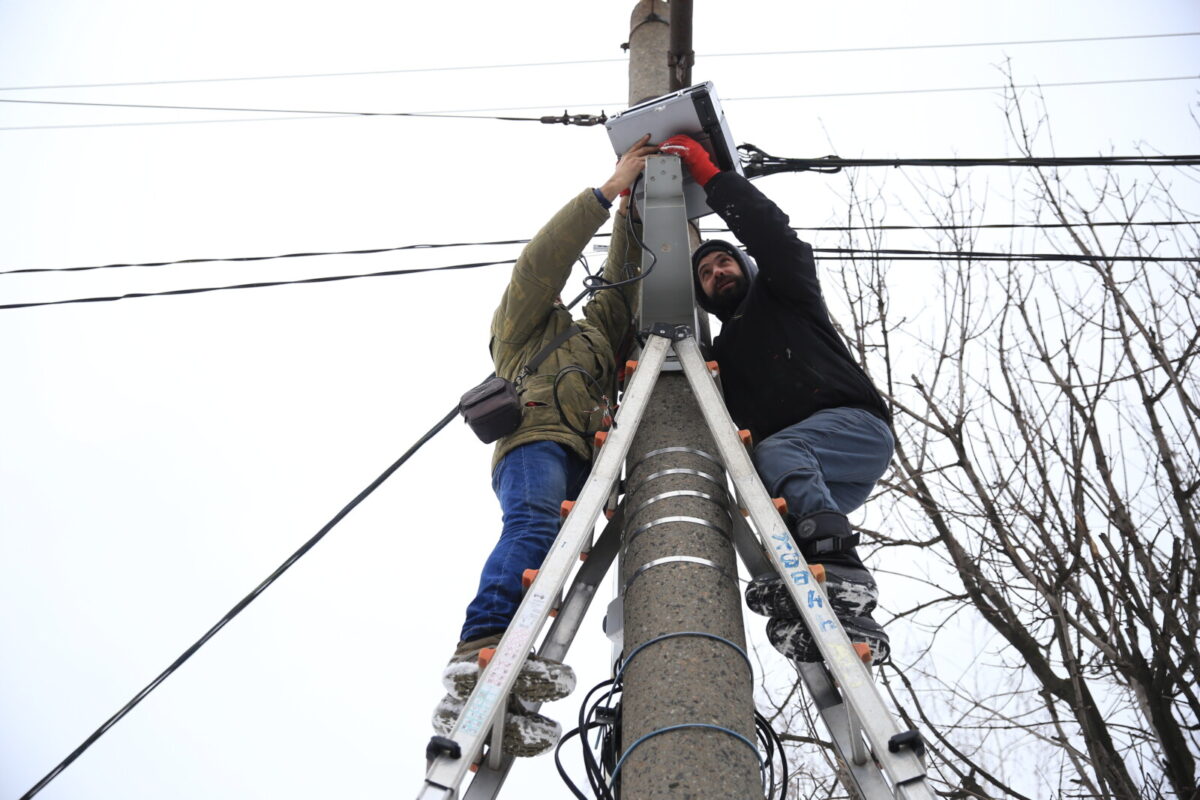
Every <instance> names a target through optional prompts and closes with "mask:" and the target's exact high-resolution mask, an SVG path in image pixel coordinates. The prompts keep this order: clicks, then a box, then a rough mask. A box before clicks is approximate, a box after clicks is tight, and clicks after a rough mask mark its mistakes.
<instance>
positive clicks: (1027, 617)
mask: <svg viewBox="0 0 1200 800" xmlns="http://www.w3.org/2000/svg"><path fill="white" fill-rule="evenodd" d="M1017 97H1018V96H1017V93H1016V92H1015V90H1014V91H1013V92H1011V94H1010V97H1009V98H1008V107H1007V109H1006V118H1007V120H1008V122H1009V124H1010V129H1011V133H1012V140H1013V142H1014V144H1015V146H1016V147H1017V148H1018V149H1019V150H1020V151H1021V153H1023V154H1024V155H1028V156H1032V155H1034V154H1035V151H1036V150H1037V149H1039V148H1041V149H1042V151H1043V152H1041V153H1039V154H1040V155H1045V152H1044V150H1045V146H1046V145H1045V144H1044V141H1045V140H1046V139H1048V122H1047V120H1046V118H1045V116H1044V114H1043V115H1041V116H1039V117H1038V118H1037V119H1035V120H1029V119H1027V118H1026V116H1025V109H1024V107H1023V105H1022V103H1021V102H1018V99H1017ZM1037 105H1038V107H1039V108H1040V107H1041V106H1040V101H1039V102H1037ZM1134 169H1135V168H1110V169H1104V170H1096V169H1080V168H1076V169H1075V170H1074V171H1073V172H1060V171H1058V170H1053V169H1030V170H1025V171H1022V172H1021V173H1020V174H1019V176H1018V177H1014V179H1013V183H1012V185H1011V189H1012V197H1013V201H1012V202H1013V205H1012V208H1011V209H1006V212H1007V211H1011V212H1015V213H1017V214H1019V215H1021V216H1022V217H1023V219H1022V221H1023V222H1027V223H1032V224H1036V225H1042V226H1054V227H1039V228H1030V229H1025V230H1032V231H1035V232H1036V233H1035V234H1032V235H1033V236H1036V239H1030V238H1029V235H1018V234H1016V233H1014V232H1013V230H1011V229H1010V231H1009V232H1008V234H1007V235H1008V236H1009V241H1008V242H1007V249H1009V250H1012V251H1016V250H1025V251H1026V252H1030V251H1036V252H1043V253H1045V252H1051V251H1052V252H1055V253H1057V254H1060V255H1061V256H1069V257H1070V258H1071V259H1072V260H1054V261H1049V260H1044V261H1033V262H1021V261H1011V262H1005V261H1001V262H995V261H984V260H973V259H972V258H971V257H970V256H968V255H962V256H959V257H948V258H944V259H942V260H941V261H940V263H938V264H937V265H936V272H930V273H929V274H927V275H923V277H922V283H921V285H922V286H923V287H926V289H925V291H926V292H927V299H926V302H925V304H924V307H923V308H922V309H920V311H918V310H917V309H916V308H915V306H914V303H913V300H912V298H913V293H912V292H911V291H907V292H905V291H904V286H905V284H906V283H911V281H912V276H913V274H914V272H913V269H912V267H911V265H910V264H901V263H900V262H896V263H889V262H881V261H878V260H871V259H867V260H859V261H855V262H844V263H843V265H842V268H841V271H840V278H841V287H840V288H841V289H842V290H843V291H842V292H841V293H840V294H842V295H843V299H844V301H845V303H846V305H845V307H844V308H843V309H839V315H841V316H842V319H843V321H844V322H846V323H847V324H846V328H845V332H846V334H847V336H848V338H849V340H850V341H851V342H852V344H853V345H854V346H856V347H857V349H858V352H859V354H860V356H861V357H862V359H863V360H864V361H865V363H867V364H868V365H869V367H870V369H871V371H872V374H873V377H874V378H875V379H876V382H877V383H878V384H879V385H880V386H881V388H886V390H887V392H888V394H889V396H890V398H891V401H892V403H893V406H894V409H895V411H896V422H895V431H896V438H897V450H896V458H895V460H894V462H893V470H892V472H891V473H889V475H888V476H887V477H886V479H885V482H884V487H883V490H882V492H881V496H880V497H879V498H878V499H877V500H876V501H874V502H873V504H872V505H873V507H874V510H873V512H872V517H871V524H870V525H868V526H866V527H867V528H869V530H868V531H867V532H868V533H869V534H871V535H872V536H873V541H874V543H875V545H876V549H875V552H874V554H873V556H872V559H871V563H874V564H876V565H882V566H883V568H884V569H887V568H888V565H889V564H895V563H900V562H903V563H906V564H920V565H923V567H922V568H923V569H924V570H926V571H925V572H924V574H921V573H918V572H915V571H914V570H913V569H911V568H903V569H897V570H896V571H897V572H904V573H905V574H906V575H907V577H908V578H909V579H910V580H912V581H913V585H914V592H912V593H906V594H908V596H909V597H912V598H916V599H914V600H911V601H910V602H908V604H907V605H905V606H901V605H892V606H889V610H891V611H893V613H894V614H895V616H896V617H897V618H898V619H900V620H902V621H903V622H902V624H893V625H891V626H890V630H892V631H894V632H895V633H894V636H901V635H906V634H907V638H908V639H909V641H908V642H907V645H908V647H907V648H906V649H904V655H903V656H901V655H900V653H898V654H897V657H896V659H895V660H894V661H893V662H892V663H890V664H887V665H884V667H883V668H882V670H881V675H880V677H881V680H882V681H883V682H884V683H885V685H886V688H887V690H888V691H891V692H892V693H893V697H894V698H895V701H896V703H897V706H898V708H900V710H901V712H902V713H904V714H905V715H907V716H909V717H910V718H911V719H912V722H913V724H914V725H920V726H921V727H922V728H924V729H925V730H926V732H927V733H929V734H930V736H929V739H930V741H929V744H930V746H931V754H932V759H933V760H932V769H933V771H934V774H935V776H936V778H937V780H938V781H939V782H940V783H944V784H945V786H944V787H940V788H945V789H946V791H947V792H948V793H949V794H948V796H951V797H962V798H967V797H1023V796H1031V797H1050V796H1054V797H1089V798H1094V797H1104V798H1143V797H1144V798H1152V797H1163V796H1174V797H1180V798H1190V799H1192V800H1195V798H1200V791H1198V790H1197V772H1196V758H1197V755H1198V754H1200V691H1198V689H1197V684H1198V683H1200V679H1198V675H1197V672H1198V670H1200V651H1198V649H1197V646H1198V640H1200V610H1198V609H1200V606H1198V598H1200V574H1198V571H1197V554H1198V553H1200V536H1198V533H1197V516H1198V515H1200V501H1198V498H1197V492H1198V491H1200V375H1198V372H1197V370H1196V359H1197V357H1198V355H1200V230H1198V229H1197V226H1196V224H1195V223H1194V220H1195V219H1196V214H1194V213H1188V212H1187V210H1186V209H1185V208H1183V207H1181V202H1182V201H1181V200H1180V197H1181V196H1182V195H1183V194H1185V193H1190V194H1191V195H1192V196H1193V197H1194V196H1195V194H1196V191H1197V190H1196V187H1197V183H1198V180H1197V179H1198V178H1200V175H1198V174H1197V173H1196V172H1195V171H1191V172H1188V171H1187V170H1186V169H1185V168H1180V169H1179V170H1174V171H1165V170H1162V169H1161V168H1160V169H1157V170H1151V169H1149V168H1146V167H1139V168H1136V170H1137V171H1136V172H1135V171H1134ZM864 180H865V179H864V178H862V177H860V176H858V175H850V176H849V178H848V184H847V185H848V195H847V197H846V200H847V207H848V208H849V209H850V210H851V211H850V220H849V221H850V222H852V223H855V225H856V226H857V227H861V226H863V225H864V223H865V224H867V225H877V224H878V223H880V222H882V220H883V218H884V217H885V216H886V214H887V213H888V212H889V211H890V210H891V209H892V208H894V207H895V206H894V204H893V203H891V202H890V201H887V200H886V199H885V194H884V190H883V189H882V188H881V187H880V186H879V185H877V184H876V185H867V186H864V185H863V181H864ZM934 180H936V179H935V178H929V179H927V182H925V183H922V184H916V183H913V184H912V185H911V186H910V187H909V188H911V189H915V190H918V192H917V193H918V196H919V197H920V198H921V200H920V202H921V203H922V204H923V207H922V211H923V216H924V217H925V218H924V219H923V220H922V221H923V222H924V224H929V223H930V220H933V221H934V223H935V224H937V225H939V226H944V227H943V228H942V229H941V230H940V232H939V233H938V234H937V235H936V236H937V238H936V239H935V242H934V243H935V244H936V245H937V249H939V250H941V251H954V252H956V253H969V252H971V251H973V250H977V249H978V240H979V238H980V237H981V236H982V235H983V234H982V233H981V232H982V231H983V229H982V228H980V227H978V223H980V222H981V221H982V220H983V219H984V218H985V215H986V214H987V211H988V209H987V208H986V207H985V206H984V205H983V204H982V203H980V202H976V200H975V199H974V198H973V197H972V191H973V186H972V183H971V181H970V180H968V179H964V178H962V176H960V175H958V174H954V175H953V176H952V177H949V178H945V177H942V178H941V179H940V180H941V183H936V184H935V183H933V181H934ZM908 205H909V206H910V207H911V206H912V203H911V202H909V203H908ZM1147 223H1155V224H1147ZM851 235H852V236H862V235H866V236H868V237H870V238H869V240H868V244H869V245H871V246H878V245H880V244H881V243H882V242H881V240H880V238H879V237H880V236H881V234H880V232H879V231H878V230H874V231H867V232H866V233H865V234H851ZM850 244H852V245H857V246H861V245H862V242H861V241H859V242H856V241H851V242H850ZM989 244H990V245H991V246H989V247H988V248H987V249H989V250H995V249H1002V248H1000V247H997V246H995V244H994V243H992V242H989ZM831 269H832V271H833V272H834V274H839V273H838V272H837V270H836V268H835V267H834V268H831V266H830V265H829V264H827V265H826V274H827V275H828V274H830V271H831ZM827 280H828V279H827ZM902 296H903V297H907V298H908V299H907V300H905V301H904V302H903V303H901V302H899V301H898V300H894V299H893V298H901V297H902ZM893 306H895V307H896V308H900V307H903V308H904V311H903V312H902V313H901V314H899V315H898V316H896V315H895V312H894V310H893ZM916 548H919V554H916V555H914V550H915V549H916ZM884 599H885V603H886V601H888V600H889V598H886V597H885V598H884ZM891 602H892V603H893V604H895V603H897V602H898V601H896V600H895V599H894V598H892V599H891ZM913 631H924V632H925V634H926V639H925V646H926V648H927V649H926V650H924V651H921V650H919V649H917V648H915V647H913V646H912V645H914V642H913V641H912V632H913ZM972 634H973V638H972ZM948 661H949V662H954V663H955V664H957V665H959V666H958V668H957V670H956V671H955V670H953V669H951V668H947V666H946V663H947V662H948ZM776 702H777V703H778V702H779V701H778V700H777V701H776ZM779 708H783V705H782V704H781V703H780V704H779ZM796 722H800V720H796ZM797 732H798V733H807V731H800V730H799V729H798V728H797ZM822 792H825V794H822ZM1023 792H1024V794H1023ZM797 796H804V797H815V796H832V795H830V794H829V793H828V789H816V788H815V785H814V784H811V783H810V784H806V785H805V786H804V787H803V788H802V789H801V790H798V794H797Z"/></svg>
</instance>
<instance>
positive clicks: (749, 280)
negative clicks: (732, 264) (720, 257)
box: [692, 239, 758, 322]
mask: <svg viewBox="0 0 1200 800" xmlns="http://www.w3.org/2000/svg"><path fill="white" fill-rule="evenodd" d="M714 250H723V251H724V252H726V253H729V255H731V256H733V260H734V261H736V262H737V263H738V266H739V267H741V268H742V274H743V275H744V276H746V294H747V295H749V293H750V287H751V286H752V285H753V284H754V279H755V278H757V277H758V264H756V263H754V259H753V258H751V257H750V256H748V255H746V253H744V252H742V249H741V248H740V247H737V246H736V245H733V244H730V243H729V242H726V241H724V240H723V239H709V240H707V241H704V242H701V243H700V246H699V247H697V248H696V252H694V253H692V284H693V286H694V287H695V291H696V303H697V305H699V306H700V307H701V308H703V309H704V310H705V311H707V312H708V313H710V314H714V315H716V317H717V319H719V320H721V321H722V322H724V321H725V320H726V319H728V318H729V317H731V316H733V315H732V314H729V313H722V312H721V311H718V310H717V309H716V308H715V307H714V306H713V304H712V302H711V301H710V300H709V299H708V295H706V294H705V293H704V290H703V289H702V288H700V278H699V276H698V273H697V268H698V267H699V266H700V259H701V258H703V257H704V256H706V255H708V254H709V253H711V252H712V251H714ZM743 300H744V298H743Z"/></svg>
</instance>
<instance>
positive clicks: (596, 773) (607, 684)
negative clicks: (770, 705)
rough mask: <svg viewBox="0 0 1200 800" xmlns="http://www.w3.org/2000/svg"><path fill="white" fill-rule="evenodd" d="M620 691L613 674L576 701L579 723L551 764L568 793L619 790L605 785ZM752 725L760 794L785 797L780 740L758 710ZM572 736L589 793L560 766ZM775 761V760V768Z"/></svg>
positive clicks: (612, 761) (609, 797) (616, 747)
mask: <svg viewBox="0 0 1200 800" xmlns="http://www.w3.org/2000/svg"><path fill="white" fill-rule="evenodd" d="M606 688H607V689H608V691H606V692H604V693H603V694H601V695H600V696H598V697H597V698H596V699H595V700H594V701H593V700H592V696H593V695H595V694H596V693H597V692H599V691H601V690H603V689H606ZM620 694H621V684H620V682H619V680H618V679H616V678H610V679H608V680H606V681H602V682H600V683H598V684H596V685H595V686H594V687H592V689H591V691H589V692H588V693H587V695H585V696H584V698H583V702H582V703H580V705H579V725H578V726H577V727H575V728H573V729H572V730H570V731H567V732H566V733H565V734H563V737H562V739H560V740H559V742H558V746H557V747H555V748H554V766H555V767H556V768H557V769H558V774H559V777H561V778H562V780H563V783H565V784H566V785H567V788H568V789H570V790H571V794H573V795H574V796H575V797H577V798H579V800H593V799H594V800H616V798H617V795H618V794H619V787H618V785H617V783H616V782H614V783H613V784H612V785H609V779H610V776H611V775H612V773H613V770H614V767H615V765H616V762H617V754H618V753H619V752H620V751H621V750H622V741H621V701H620ZM614 699H615V700H616V702H615V704H614V702H613V701H614ZM754 728H755V733H756V734H757V738H758V742H759V748H760V749H761V750H762V752H763V753H764V754H765V758H763V759H762V765H761V767H760V768H759V775H760V780H761V781H762V789H763V796H764V797H766V798H768V800H771V798H778V800H787V789H788V764H787V754H786V753H785V752H784V750H783V742H782V741H781V740H780V738H779V734H778V733H776V732H775V729H774V728H772V727H771V723H770V721H769V720H767V718H766V717H764V716H763V715H762V714H760V713H759V712H758V711H755V712H754ZM597 729H599V730H600V735H599V736H598V737H597V738H596V741H595V742H594V743H593V744H592V745H591V746H589V745H588V742H587V734H588V733H589V732H591V731H593V730H597ZM575 736H578V737H579V742H580V748H581V751H582V755H583V769H584V772H585V774H586V775H587V781H588V784H589V785H590V786H591V788H592V796H591V797H588V796H587V795H585V794H584V793H583V792H582V791H580V789H579V787H578V786H576V785H575V782H574V781H572V780H571V778H570V777H569V776H568V775H567V771H566V769H565V768H564V767H563V763H562V748H563V745H565V744H566V743H567V742H568V741H569V740H570V739H572V738H573V737H575ZM776 761H778V762H779V763H778V769H776Z"/></svg>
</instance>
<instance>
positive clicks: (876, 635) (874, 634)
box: [767, 614, 892, 664]
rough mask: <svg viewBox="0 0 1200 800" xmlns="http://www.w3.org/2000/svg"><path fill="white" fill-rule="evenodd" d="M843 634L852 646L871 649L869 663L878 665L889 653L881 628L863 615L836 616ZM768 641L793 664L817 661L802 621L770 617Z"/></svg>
mask: <svg viewBox="0 0 1200 800" xmlns="http://www.w3.org/2000/svg"><path fill="white" fill-rule="evenodd" d="M838 622H840V623H841V624H842V627H843V628H845V630H846V635H847V636H849V637H850V641H851V642H853V643H854V644H866V645H868V646H869V647H870V648H871V663H872V664H879V663H881V662H882V661H884V660H885V659H886V658H887V657H888V655H889V654H890V653H891V652H892V645H891V640H889V639H888V635H887V634H886V633H885V632H884V630H883V626H882V625H880V624H879V623H878V622H876V621H875V620H874V619H872V618H871V616H870V615H867V614H864V615H863V616H860V617H846V618H842V617H838ZM767 638H768V639H770V640H771V644H772V645H773V646H774V647H775V649H776V650H778V651H779V652H781V653H783V654H784V655H785V656H787V657H788V658H790V659H792V660H793V661H804V662H811V661H820V660H821V651H820V650H818V649H817V644H816V642H814V641H813V638H812V635H811V634H810V633H809V632H808V627H807V626H806V625H805V624H804V620H802V619H783V618H779V617H772V618H771V619H770V620H768V622H767Z"/></svg>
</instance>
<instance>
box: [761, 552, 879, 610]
mask: <svg viewBox="0 0 1200 800" xmlns="http://www.w3.org/2000/svg"><path fill="white" fill-rule="evenodd" d="M824 567H825V594H826V595H828V596H829V604H830V606H831V607H832V608H833V613H834V615H836V616H837V618H838V619H843V618H848V617H861V616H864V615H866V614H870V613H871V612H872V611H874V610H875V606H876V604H877V603H878V602H879V586H878V585H877V584H876V583H875V579H874V578H873V577H871V573H870V572H868V571H867V570H865V569H862V568H855V567H845V566H842V565H840V564H825V565H824ZM746 605H748V606H749V607H750V610H751V611H753V612H754V613H755V614H762V615H763V616H764V617H776V618H779V619H799V618H800V612H799V611H798V610H797V609H796V604H795V603H794V602H792V596H791V595H790V594H789V593H788V590H787V586H786V585H785V584H784V582H783V578H781V577H779V575H759V576H758V577H757V578H755V579H754V580H752V581H750V585H749V586H747V587H746Z"/></svg>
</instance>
